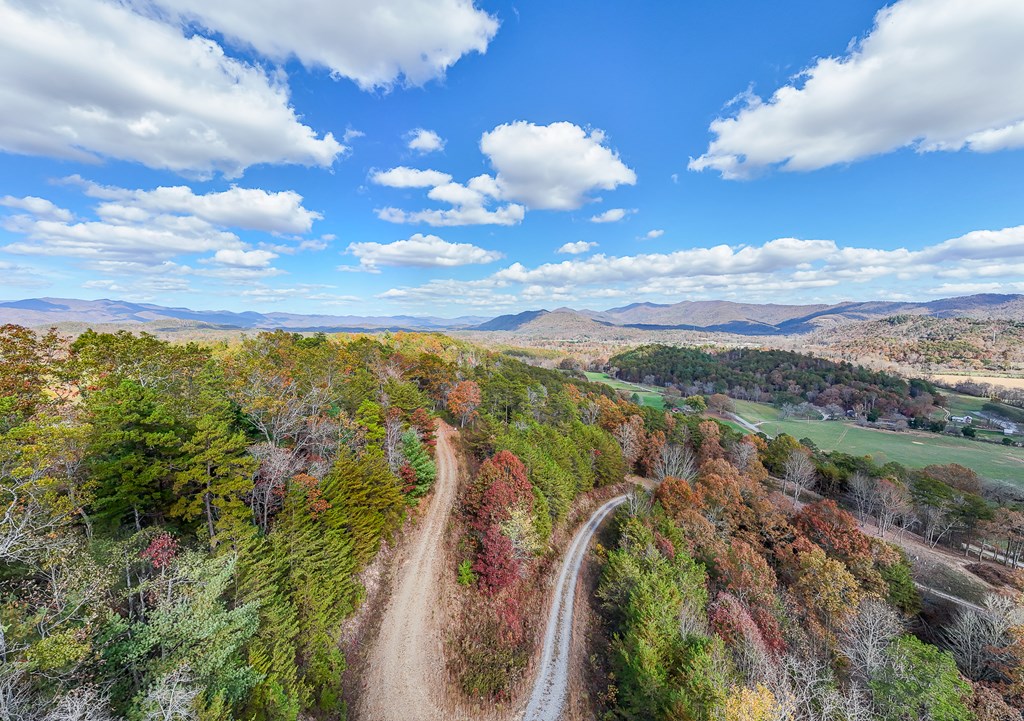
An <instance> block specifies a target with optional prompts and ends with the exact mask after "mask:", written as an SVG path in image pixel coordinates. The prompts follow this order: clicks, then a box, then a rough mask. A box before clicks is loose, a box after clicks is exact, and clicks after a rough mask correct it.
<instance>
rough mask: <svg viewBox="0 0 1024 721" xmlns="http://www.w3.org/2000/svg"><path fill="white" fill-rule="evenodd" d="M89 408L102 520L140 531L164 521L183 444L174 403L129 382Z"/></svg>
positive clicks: (101, 394) (91, 450)
mask: <svg viewBox="0 0 1024 721" xmlns="http://www.w3.org/2000/svg"><path fill="white" fill-rule="evenodd" d="M88 405H89V410H90V411H91V416H92V417H91V420H92V425H93V436H92V439H91V443H90V447H89V456H90V458H91V459H92V472H93V476H94V478H95V479H96V482H97V485H98V488H97V491H96V501H95V506H96V510H97V515H98V516H99V517H100V518H101V519H102V520H104V521H106V522H108V523H110V524H113V525H120V524H121V523H122V522H123V521H124V519H125V518H126V517H128V516H130V517H131V519H132V522H133V524H134V525H135V527H136V529H141V528H142V519H143V518H144V517H146V516H154V517H157V518H159V517H161V516H162V515H163V514H164V512H165V511H166V510H167V507H168V505H169V501H170V489H171V479H172V477H173V465H174V462H175V460H176V459H177V458H178V457H179V455H180V439H179V437H178V433H179V426H178V423H177V420H176V419H175V417H174V414H173V413H172V412H171V408H170V406H169V401H167V400H165V399H163V398H161V396H160V395H159V394H158V393H157V392H156V391H154V390H152V389H151V388H145V387H143V386H141V385H139V384H138V383H136V382H134V381H128V380H124V381H121V382H120V383H119V384H118V385H116V386H113V387H111V388H108V389H106V390H103V391H101V392H99V393H96V394H94V395H92V396H90V397H89V402H88Z"/></svg>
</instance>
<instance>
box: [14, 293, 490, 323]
mask: <svg viewBox="0 0 1024 721" xmlns="http://www.w3.org/2000/svg"><path fill="white" fill-rule="evenodd" d="M161 320H177V321H190V322H195V323H205V324H209V325H214V326H222V327H230V328H244V329H264V328H266V329H270V328H284V329H287V330H343V329H350V328H351V329H359V328H365V329H381V330H383V329H393V330H398V329H403V328H407V329H416V330H441V329H446V328H461V327H466V326H470V325H474V324H476V323H480V322H481V321H483V320H486V319H485V318H481V317H477V316H462V317H460V318H435V317H425V318H419V317H414V316H405V315H400V316H358V315H304V314H299V313H257V312H255V311H246V312H243V313H235V312H233V311H227V310H191V309H189V308H168V307H164V306H159V305H153V304H150V303H132V302H129V301H120V300H107V299H103V300H74V299H69V298H30V299H27V300H17V301H10V302H6V303H0V323H17V324H19V325H26V326H44V325H52V324H57V323H95V324H101V323H103V324H106V323H126V324H127V323H150V322H152V321H161Z"/></svg>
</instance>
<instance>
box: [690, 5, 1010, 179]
mask: <svg viewBox="0 0 1024 721" xmlns="http://www.w3.org/2000/svg"><path fill="white" fill-rule="evenodd" d="M1022 36H1024V3H1021V2H1019V1H1018V0H983V1H980V2H963V0H900V1H899V2H897V3H895V4H893V5H890V6H888V7H885V8H883V9H882V10H880V11H879V12H878V14H877V15H876V16H875V25H874V28H873V29H872V30H871V32H870V33H869V34H868V36H867V37H865V38H864V39H863V40H862V41H860V42H859V43H857V44H856V45H854V46H853V47H852V48H851V50H850V51H849V53H848V54H847V55H845V56H843V57H841V58H834V57H832V58H823V59H821V60H818V61H817V62H816V63H815V64H814V65H812V66H811V67H810V68H808V69H807V70H805V71H803V72H802V73H800V75H799V76H797V78H796V80H795V81H794V83H793V84H791V85H786V86H783V87H782V88H779V89H778V90H777V91H775V93H774V94H773V95H772V97H771V98H770V99H768V100H767V101H762V100H761V99H760V98H758V97H757V96H755V95H753V93H744V94H743V96H742V100H743V101H744V102H745V105H744V107H742V108H741V109H740V110H739V112H738V113H737V114H736V116H735V117H731V118H719V119H718V120H715V121H714V122H713V123H712V124H711V128H710V129H711V131H712V132H713V133H714V134H715V139H714V140H713V141H712V142H711V144H710V146H709V147H708V151H707V153H705V154H704V155H702V156H700V157H699V158H696V159H693V160H691V161H690V169H691V170H705V169H712V170H717V171H719V172H720V173H721V174H722V176H723V177H725V178H744V177H748V176H750V175H752V174H753V173H755V172H757V171H758V170H760V169H763V168H767V167H772V166H779V167H781V169H783V170H797V171H805V170H815V169H818V168H823V167H826V166H829V165H834V164H837V163H848V162H853V161H856V160H860V159H861V158H865V157H868V156H871V155H877V154H880V153H888V152H891V151H893V150H896V149H898V148H902V147H912V148H914V149H915V150H917V151H918V152H931V151H938V150H960V149H962V148H968V149H970V150H974V151H978V152H992V151H996V150H1002V149H1006V148H1016V147H1024V93H1021V92H1020V78H1022V77H1024V46H1022V45H1021V42H1020V39H1021V37H1022Z"/></svg>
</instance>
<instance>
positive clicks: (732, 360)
mask: <svg viewBox="0 0 1024 721" xmlns="http://www.w3.org/2000/svg"><path fill="white" fill-rule="evenodd" d="M608 368H609V370H610V371H611V372H613V373H614V375H616V376H617V377H618V378H621V379H623V380H627V381H630V382H633V383H645V384H654V385H659V386H669V385H672V386H675V387H676V388H678V389H679V391H680V392H681V393H682V395H684V396H687V395H696V394H703V395H712V394H715V393H724V394H726V395H728V396H730V397H732V398H737V399H740V400H753V401H759V402H763V403H773V404H776V405H782V404H786V403H789V404H796V403H800V402H803V401H807V402H811V403H814V404H815V405H818V406H827V405H835V406H838V407H840V408H842V409H844V410H856V411H858V412H863V413H868V412H873V413H875V414H880V415H885V414H888V413H892V412H897V411H901V410H907V411H908V413H907V415H911V416H913V415H917V414H918V412H919V409H917V408H916V405H917V404H915V403H914V400H913V399H914V397H915V396H917V395H918V394H919V393H924V392H928V393H931V392H933V391H934V388H931V387H930V386H928V384H926V383H920V382H918V383H917V384H915V385H914V386H911V385H910V384H908V383H907V381H905V380H903V379H902V378H899V377H897V376H894V375H889V374H887V373H881V372H878V371H872V370H869V369H867V368H864V367H861V366H855V365H853V364H850V363H836V362H833V361H830V360H825V359H823V358H816V357H814V356H809V355H804V354H801V353H795V352H792V351H781V350H751V349H732V350H722V351H706V350H702V349H700V348H679V347H674V346H665V345H646V346H641V347H639V348H634V349H632V350H629V351H625V352H623V353H619V354H618V355H615V356H613V357H612V358H610V359H609V360H608Z"/></svg>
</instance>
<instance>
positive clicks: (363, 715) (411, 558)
mask: <svg viewBox="0 0 1024 721" xmlns="http://www.w3.org/2000/svg"><path fill="white" fill-rule="evenodd" d="M454 434H455V430H454V429H452V428H451V426H449V425H447V424H446V423H444V422H441V423H439V425H438V429H437V447H436V448H437V451H436V454H435V460H436V463H437V479H436V480H435V482H434V488H433V496H432V498H431V499H430V501H429V503H430V507H429V508H428V509H427V512H426V513H425V514H424V515H423V517H422V519H421V520H420V523H419V527H418V528H415V529H413V530H412V533H411V536H410V539H409V545H407V546H406V547H405V548H403V549H402V552H401V556H400V560H399V564H400V565H399V567H398V569H397V570H396V571H395V576H394V581H393V589H392V593H391V596H390V598H389V601H388V606H387V609H386V610H385V611H384V614H383V616H382V618H381V622H380V631H379V632H378V634H377V638H376V639H375V641H374V642H373V647H372V650H371V651H370V654H369V662H368V665H367V669H366V673H365V676H364V679H363V693H362V696H361V698H360V699H359V703H358V713H357V714H355V717H356V718H358V719H364V720H365V721H429V720H430V719H450V718H457V717H453V716H452V714H451V712H450V711H449V710H447V709H446V708H445V706H446V704H444V703H443V701H444V694H445V688H446V675H445V664H444V651H443V630H442V628H441V623H440V620H439V618H438V615H439V609H440V608H441V597H440V590H441V588H442V584H443V582H444V580H443V573H444V568H443V558H444V554H443V549H444V536H445V529H446V527H447V525H448V517H449V515H450V513H451V509H452V505H453V504H454V503H455V496H456V492H457V490H458V486H459V466H458V461H457V459H456V457H455V451H454V450H453V449H452V446H451V436H452V435H454Z"/></svg>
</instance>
